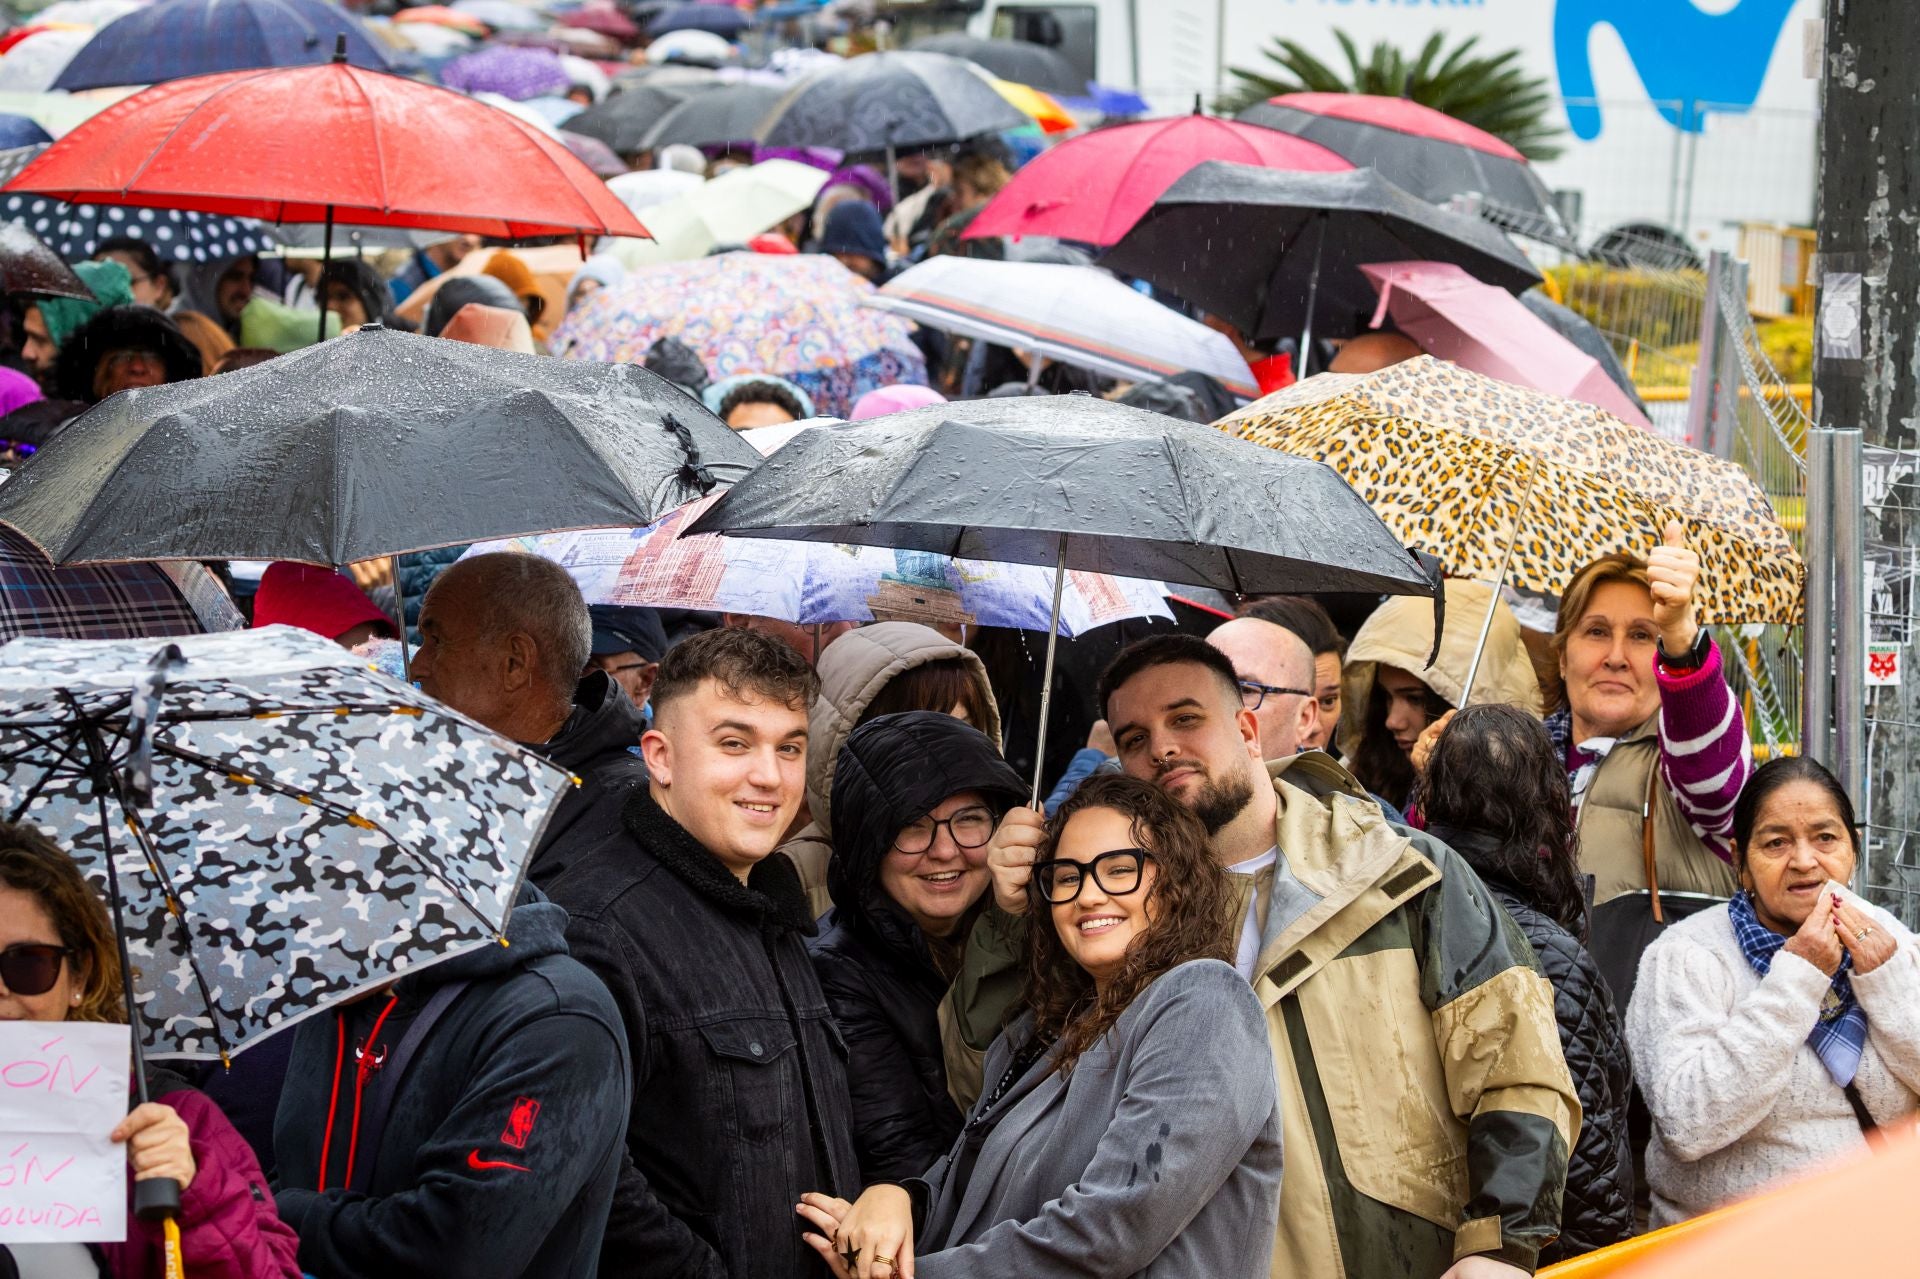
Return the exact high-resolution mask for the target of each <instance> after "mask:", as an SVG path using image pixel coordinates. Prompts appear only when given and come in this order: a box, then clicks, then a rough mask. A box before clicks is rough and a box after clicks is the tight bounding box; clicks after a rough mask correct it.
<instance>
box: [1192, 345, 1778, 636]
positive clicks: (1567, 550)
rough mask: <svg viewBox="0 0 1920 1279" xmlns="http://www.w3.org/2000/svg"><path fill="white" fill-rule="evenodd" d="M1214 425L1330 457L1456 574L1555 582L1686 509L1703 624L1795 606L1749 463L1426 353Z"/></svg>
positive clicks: (1547, 585) (1301, 386)
mask: <svg viewBox="0 0 1920 1279" xmlns="http://www.w3.org/2000/svg"><path fill="white" fill-rule="evenodd" d="M1216 425H1217V426H1218V427H1219V428H1220V429H1221V430H1223V431H1226V432H1228V433H1229V434H1231V435H1235V436H1238V437H1239V438H1241V439H1244V440H1250V441H1252V442H1254V443H1256V444H1264V445H1266V446H1267V447H1269V448H1273V449H1281V450H1284V451H1286V452H1288V453H1291V454H1294V455H1295V456H1298V457H1308V458H1314V459H1316V460H1319V461H1323V462H1326V463H1327V464H1328V465H1330V466H1332V467H1333V468H1334V469H1335V470H1337V471H1339V472H1340V474H1341V475H1343V476H1345V477H1346V479H1347V481H1348V483H1350V484H1352V485H1353V486H1354V488H1356V489H1358V490H1359V491H1360V494H1361V495H1362V496H1363V497H1365V498H1366V500H1367V501H1368V503H1369V504H1371V505H1372V507H1373V509H1374V510H1375V511H1377V512H1379V513H1380V516H1381V518H1382V519H1384V520H1386V521H1387V524H1388V526H1389V527H1391V528H1392V529H1393V530H1394V532H1395V533H1396V535H1398V536H1399V537H1402V538H1404V539H1405V540H1406V542H1407V544H1408V545H1409V546H1412V547H1414V548H1415V549H1417V550H1422V551H1426V552H1428V553H1429V554H1432V555H1435V556H1438V557H1439V559H1440V561H1441V563H1442V564H1443V565H1444V566H1445V568H1446V571H1447V572H1448V573H1449V574H1451V575H1454V576H1459V577H1474V578H1481V579H1498V578H1500V577H1501V566H1502V564H1503V562H1505V563H1506V571H1505V576H1506V579H1507V580H1509V581H1511V582H1513V583H1514V584H1515V585H1518V586H1524V587H1527V588H1528V589H1530V590H1536V591H1546V592H1549V593H1551V594H1558V593H1560V592H1561V591H1563V590H1564V589H1566V586H1567V583H1568V582H1569V581H1571V580H1572V578H1573V575H1574V574H1575V573H1576V572H1578V571H1579V570H1580V569H1581V568H1583V567H1584V566H1586V565H1587V564H1590V563H1592V562H1593V561H1594V560H1596V559H1598V558H1599V557H1600V556H1602V555H1606V554H1608V553H1610V552H1614V551H1622V552H1627V553H1631V554H1636V555H1637V554H1644V553H1645V551H1646V548H1647V547H1648V546H1651V545H1656V544H1658V542H1659V541H1660V538H1661V533H1662V530H1663V529H1665V527H1666V524H1667V521H1668V520H1669V519H1677V520H1679V521H1680V522H1681V523H1682V524H1684V525H1685V526H1686V530H1687V544H1688V545H1689V546H1691V547H1693V548H1694V550H1696V551H1698V552H1699V554H1700V559H1701V583H1700V590H1699V592H1698V599H1699V601H1700V618H1701V621H1703V622H1727V623H1738V622H1781V623H1791V622H1794V621H1796V620H1798V618H1799V615H1800V584H1801V579H1802V577H1803V576H1804V572H1805V570H1804V567H1803V565H1802V564H1801V562H1800V557H1799V556H1798V555H1797V554H1795V552H1794V549H1793V544H1792V543H1791V542H1790V541H1789V540H1788V538H1787V534H1786V531H1785V530H1784V529H1783V528H1781V526H1780V523H1779V521H1778V519H1777V518H1776V517H1775V516H1774V513H1773V508H1772V507H1771V506H1770V505H1769V504H1768V502H1767V499H1766V495H1765V494H1763V493H1762V492H1761V491H1760V489H1759V488H1758V486H1756V485H1755V484H1754V482H1753V480H1752V479H1751V478H1749V477H1748V475H1747V473H1746V472H1745V471H1743V470H1741V469H1740V468H1739V467H1738V466H1736V465H1735V464H1733V463H1732V462H1725V461H1721V460H1720V459H1718V458H1715V457H1713V456H1711V455H1709V454H1706V453H1702V452H1699V451H1698V450H1696V449H1690V448H1687V447H1686V446H1685V445H1682V444H1675V443H1673V442H1671V441H1669V440H1665V439H1662V438H1660V437H1659V436H1657V435H1654V434H1653V433H1652V432H1650V431H1644V430H1641V429H1640V428H1639V427H1635V426H1629V425H1627V424H1626V423H1625V422H1622V421H1620V420H1619V419H1618V418H1616V417H1613V416H1612V415H1610V414H1607V413H1605V412H1602V411H1601V410H1599V409H1596V408H1594V407H1593V406H1591V405H1588V404H1580V403H1577V402H1575V401H1572V400H1565V399H1561V398H1559V397H1557V396H1552V395H1547V394H1544V393H1542V392H1540V391H1534V390H1530V389H1528V388H1526V387H1520V386H1514V385H1512V384H1510V383H1507V382H1498V381H1495V380H1494V379H1492V378H1489V377H1484V376H1482V375H1481V374H1478V373H1472V372H1469V371H1468V370H1466V369H1463V368H1459V367H1457V366H1455V365H1451V364H1445V363H1442V362H1440V361H1439V360H1435V359H1434V358H1432V357H1431V356H1420V357H1419V358H1417V359H1413V360H1408V361H1406V362H1405V363H1402V364H1396V365H1394V366H1392V367H1391V368H1387V369H1382V370H1381V371H1380V372H1378V373H1369V374H1364V375H1352V374H1339V373H1323V374H1321V375H1320V376H1319V377H1314V378H1308V379H1307V380H1305V381H1303V382H1299V383H1296V384H1294V385H1293V386H1290V387H1287V388H1286V389H1284V390H1281V391H1276V392H1275V393H1274V394H1272V395H1269V396H1267V397H1266V398H1265V399H1263V400H1258V401H1256V402H1255V403H1253V404H1250V405H1248V406H1247V407H1246V408H1244V409H1241V410H1240V411H1239V412H1238V413H1234V414H1231V415H1230V416H1228V417H1226V418H1223V419H1221V420H1220V422H1218V423H1217V424H1216ZM1509 546H1511V547H1512V558H1511V560H1510V561H1504V556H1505V554H1506V551H1507V548H1508V547H1509Z"/></svg>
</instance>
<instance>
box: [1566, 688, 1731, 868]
mask: <svg viewBox="0 0 1920 1279" xmlns="http://www.w3.org/2000/svg"><path fill="white" fill-rule="evenodd" d="M1659 770H1660V716H1659V715H1658V714H1655V715H1653V716H1652V717H1650V718H1649V719H1648V720H1647V721H1646V722H1645V723H1644V724H1642V725H1640V727H1638V728H1636V729H1634V730H1633V731H1632V732H1630V733H1628V734H1627V735H1626V736H1625V737H1622V738H1621V739H1620V740H1619V741H1618V742H1616V743H1615V744H1614V747H1613V749H1612V750H1611V751H1608V752H1607V757H1606V758H1605V759H1603V760H1601V761H1600V766H1599V767H1598V768H1596V769H1595V770H1594V773H1593V780H1592V782H1590V783H1589V784H1588V787H1587V794H1586V799H1585V802H1583V803H1582V804H1581V805H1580V825H1579V849H1580V869H1581V870H1583V871H1585V872H1587V873H1588V874H1590V875H1592V876H1593V877H1594V884H1593V904H1594V905H1596V906H1598V905H1601V904H1602V903H1605V902H1608V901H1611V900H1612V899H1613V898H1615V897H1618V896H1620V895H1621V894H1623V893H1633V892H1644V891H1646V888H1647V864H1646V853H1645V849H1644V845H1643V836H1642V814H1643V813H1644V814H1646V815H1648V816H1651V817H1652V818H1653V859H1654V875H1655V877H1656V878H1658V879H1659V881H1660V891H1661V892H1663V893H1705V894H1707V895H1709V896H1712V897H1731V896H1733V892H1734V889H1735V888H1737V887H1738V886H1739V885H1738V884H1737V883H1736V882H1735V881H1734V875H1733V867H1731V866H1729V865H1727V864H1726V863H1725V862H1723V861H1721V860H1720V859H1719V858H1718V857H1716V856H1714V853H1713V850H1712V849H1711V848H1708V847H1707V846H1706V844H1705V843H1704V842H1703V841H1702V840H1701V838H1700V836H1699V834H1698V833H1697V832H1695V830H1694V829H1693V826H1692V824H1691V823H1689V822H1688V821H1687V816H1686V814H1685V813H1683V812H1681V811H1680V806H1679V805H1678V804H1676V803H1675V802H1674V799H1673V793H1672V792H1671V791H1670V790H1668V789H1667V783H1666V779H1665V778H1663V777H1661V776H1660V771H1659ZM1649 788H1651V789H1649ZM1649 797H1651V800H1652V806H1651V808H1649V807H1647V803H1648V799H1649Z"/></svg>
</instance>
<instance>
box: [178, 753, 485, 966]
mask: <svg viewBox="0 0 1920 1279" xmlns="http://www.w3.org/2000/svg"><path fill="white" fill-rule="evenodd" d="M153 748H154V750H156V751H158V752H160V753H161V754H164V755H170V756H172V757H173V758H175V759H178V760H181V761H183V762H185V763H189V764H196V765H198V766H199V767H201V768H204V769H207V770H209V771H210V772H216V773H222V774H224V775H225V776H226V777H227V779H228V780H229V781H233V782H236V783H238V784H240V785H243V786H259V787H261V788H262V789H265V790H270V791H273V792H275V793H276V794H280V795H286V796H288V797H290V798H292V799H294V800H295V801H297V802H299V803H301V804H307V805H311V806H313V807H314V808H318V809H319V810H320V811H321V812H323V813H327V814H329V815H330V816H333V817H337V818H339V819H340V820H341V821H343V822H345V823H346V824H347V825H349V826H353V827H357V828H359V829H362V830H374V831H378V832H380V834H382V835H384V836H386V838H387V842H388V843H389V844H391V845H392V846H393V847H394V848H395V849H397V850H398V851H400V852H402V853H405V854H406V855H408V856H409V857H411V858H412V859H413V860H414V861H416V862H418V863H419V864H420V866H421V868H422V869H423V870H424V871H425V872H426V873H427V874H428V875H429V876H431V877H432V878H433V879H434V881H435V882H436V883H438V884H439V885H440V886H441V887H442V888H444V889H446V890H447V892H448V893H449V894H450V895H451V896H452V897H453V899H454V900H455V901H456V902H459V903H460V905H461V906H463V907H465V908H466V911H467V913H468V914H470V915H472V916H473V917H474V918H475V919H477V920H479V921H480V922H481V923H482V924H483V925H485V926H486V928H487V930H488V931H489V932H491V933H493V935H494V936H495V937H500V936H502V935H503V934H504V933H505V932H506V929H505V928H504V927H503V926H502V924H504V921H502V924H495V923H494V922H493V921H492V920H490V919H488V918H487V917H486V916H485V915H483V914H481V913H480V908H479V907H478V906H475V905H474V904H473V903H472V902H469V901H468V900H467V899H466V897H465V896H463V895H462V894H461V892H460V890H459V889H458V888H456V887H454V886H453V884H452V883H451V882H449V881H448V879H447V877H446V876H445V875H443V874H442V873H441V872H440V869H439V868H438V867H437V866H435V865H434V864H433V859H432V858H430V857H428V856H427V855H426V854H424V853H422V852H421V851H420V850H419V849H417V848H415V847H414V846H413V845H411V844H409V843H407V842H406V841H405V840H403V839H401V838H400V837H399V836H398V835H395V834H394V833H393V832H392V831H390V830H388V829H387V828H386V827H385V826H384V825H382V824H381V823H379V822H376V821H374V820H373V819H371V818H368V817H362V816H361V815H360V814H359V813H356V812H354V811H353V810H352V809H350V808H348V807H346V806H345V805H344V804H339V803H336V802H334V801H333V800H330V799H327V798H325V797H324V796H320V795H314V794H310V793H308V792H306V791H303V790H300V789H298V788H297V787H293V786H289V785H287V784H286V783H285V782H281V781H276V780H275V779H273V778H271V777H268V776H265V775H264V774H260V773H242V772H239V771H238V770H237V769H236V768H234V767H233V766H231V765H228V764H223V763H221V762H220V761H219V760H217V759H214V758H213V757H212V756H210V755H202V754H201V753H200V752H198V751H196V750H193V749H191V748H189V747H185V746H176V745H174V744H173V743H171V742H163V741H159V740H157V739H156V740H155V741H154V743H153Z"/></svg>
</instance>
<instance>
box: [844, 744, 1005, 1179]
mask: <svg viewBox="0 0 1920 1279" xmlns="http://www.w3.org/2000/svg"><path fill="white" fill-rule="evenodd" d="M967 791H974V792H977V793H978V794H979V795H980V797H981V798H982V799H984V800H985V801H986V802H987V804H988V805H989V806H990V807H991V808H992V809H993V810H994V812H995V813H996V814H999V813H1003V812H1005V811H1006V810H1007V809H1009V808H1011V807H1013V806H1014V805H1016V804H1021V803H1024V802H1026V799H1027V791H1026V788H1025V787H1024V786H1023V785H1022V784H1021V782H1020V775H1019V774H1018V773H1016V772H1014V771H1013V768H1012V767H1011V766H1010V765H1009V764H1008V763H1007V762H1006V761H1005V760H1004V759H1002V758H1000V752H999V750H998V749H997V748H996V747H995V746H994V744H993V743H992V742H990V741H988V740H987V738H986V737H985V736H983V735H982V734H981V733H980V731H979V730H978V729H974V728H970V727H968V726H967V725H966V724H963V723H961V722H960V721H959V720H957V719H954V718H953V717H952V716H950V715H944V714H942V713H940V712H939V711H911V712H909V713H907V714H904V715H882V716H881V717H880V718H879V719H876V720H871V721H869V722H867V723H865V724H862V725H861V726H860V727H859V728H858V729H856V730H854V732H853V734H852V736H850V737H849V738H848V739H847V744H846V745H845V746H844V747H842V748H841V750H840V759H839V766H838V768H837V769H836V770H835V772H834V781H833V793H834V799H835V806H834V811H835V812H836V813H837V814H838V819H837V820H836V821H835V822H834V845H835V847H834V853H833V857H832V860H831V861H830V862H829V863H828V866H827V883H828V884H829V886H830V887H831V888H832V889H833V896H834V900H835V901H836V902H838V903H839V904H838V905H836V906H835V907H834V908H833V909H832V910H830V911H828V912H827V914H826V917H825V918H824V919H822V920H821V921H820V928H821V932H820V935H819V936H818V937H816V938H813V939H812V940H811V941H809V942H808V943H807V952H808V954H809V955H810V956H811V957H812V959H813V968H814V971H815V972H816V973H818V974H819V975H820V987H821V989H822V990H823V991H825V992H826V996H827V1004H828V1006H829V1007H831V1008H832V1009H833V1016H834V1020H835V1021H837V1022H838V1023H839V1024H840V1033H841V1034H842V1035H843V1036H845V1037H846V1041H847V1087H848V1090H849V1092H850V1093H851V1095H852V1099H853V1147H854V1153H855V1154H856V1155H857V1156H858V1157H859V1160H860V1180H861V1182H862V1183H863V1184H865V1183H871V1182H876V1181H899V1180H901V1179H903V1178H906V1177H917V1176H919V1175H921V1174H922V1173H924V1172H926V1171H927V1169H928V1168H930V1167H932V1166H933V1163H934V1161H935V1160H936V1159H938V1158H939V1157H940V1156H941V1155H943V1154H945V1153H946V1150H947V1147H948V1146H950V1145H952V1144H953V1139H954V1138H955V1137H957V1136H958V1135H959V1134H960V1109H959V1107H957V1106H955V1105H954V1104H953V1100H952V1098H950V1097H949V1096H948V1094H947V1070H946V1064H945V1062H944V1061H943V1060H942V1054H941V1048H940V1020H939V1011H940V1000H941V998H942V997H943V996H944V995H945V994H946V993H947V984H948V982H949V980H950V979H951V976H952V973H953V968H952V967H948V968H947V969H945V971H942V969H941V967H940V965H939V964H938V963H936V961H935V958H934V954H933V951H932V949H931V947H930V946H929V943H928V939H927V937H926V935H925V934H924V933H922V932H921V930H920V928H919V926H918V925H916V924H915V923H914V921H913V918H912V916H910V915H909V914H908V913H907V912H906V910H905V909H904V908H902V907H901V906H900V905H899V904H898V903H897V902H895V901H894V899H893V898H892V897H891V896H889V895H888V893H887V891H886V889H885V888H884V887H883V886H882V884H881V882H880V869H881V865H882V864H883V863H884V862H885V861H886V859H887V856H888V854H889V852H890V851H891V849H892V847H893V841H894V837H895V836H896V835H898V834H899V832H900V829H901V828H902V827H903V826H905V825H906V824H907V823H908V822H911V821H915V820H917V819H919V818H920V817H923V816H925V815H926V814H927V813H929V812H931V811H933V809H935V808H936V807H938V806H939V805H940V804H942V803H944V802H946V801H947V800H948V799H951V798H952V797H953V796H955V795H959V794H963V793H965V792H967ZM971 855H972V857H973V858H974V859H975V860H976V862H977V864H978V865H979V867H981V871H980V873H979V875H978V876H977V878H978V880H979V890H980V893H981V894H982V895H984V894H985V893H986V892H987V891H988V881H987V879H986V874H985V866H986V849H984V848H981V849H976V850H973V852H972V854H971ZM943 864H944V863H943ZM972 922H973V914H972V912H971V911H969V912H968V913H967V914H965V915H963V916H961V917H960V919H959V920H958V921H957V922H956V924H955V933H954V936H955V937H956V939H957V938H964V937H965V936H966V934H967V931H968V930H969V929H970V928H971V926H972Z"/></svg>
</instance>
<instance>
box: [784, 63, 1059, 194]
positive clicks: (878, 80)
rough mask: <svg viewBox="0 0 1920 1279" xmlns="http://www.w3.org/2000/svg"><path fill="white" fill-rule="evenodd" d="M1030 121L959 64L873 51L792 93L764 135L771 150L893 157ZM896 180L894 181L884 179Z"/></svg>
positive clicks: (984, 80) (975, 73)
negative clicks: (832, 149) (824, 150)
mask: <svg viewBox="0 0 1920 1279" xmlns="http://www.w3.org/2000/svg"><path fill="white" fill-rule="evenodd" d="M1031 123H1032V121H1030V120H1028V119H1027V117H1026V116H1025V115H1024V114H1022V113H1021V112H1020V110H1019V109H1018V108H1017V107H1015V106H1013V104H1011V103H1010V102H1008V101H1007V100H1006V99H1005V98H1003V97H1001V96H1000V94H999V91H998V90H996V89H995V88H994V87H993V85H992V84H991V83H989V82H988V80H987V78H986V77H985V76H983V75H981V74H980V72H979V71H978V70H977V69H976V68H975V67H974V66H973V64H972V63H969V62H967V61H966V60H964V59H962V58H955V57H951V56H949V55H947V54H944V53H912V52H907V53H873V54H868V55H866V56H865V57H859V58H849V59H848V60H847V61H846V62H845V63H843V64H842V65H841V66H839V67H836V68H834V69H833V70H832V71H829V72H827V73H826V74H824V75H818V76H814V77H813V78H812V79H810V80H805V81H802V82H801V83H800V84H798V85H795V86H794V87H793V88H792V89H790V90H788V92H787V96H786V97H785V98H784V99H783V100H782V101H781V102H780V103H779V105H778V106H776V107H775V108H774V109H773V113H772V114H771V115H769V116H768V117H767V120H766V122H765V123H764V124H763V125H762V126H761V129H760V141H761V142H762V143H764V144H766V145H767V146H770V147H835V148H838V149H839V150H841V151H846V152H850V153H853V154H861V155H879V154H883V153H884V154H885V155H886V157H887V165H888V168H889V169H891V168H892V165H893V157H894V155H895V154H896V153H897V152H899V151H903V150H907V149H909V148H912V147H926V146H938V145H942V144H945V143H952V142H962V141H965V140H966V139H968V138H974V137H978V136H980V135H981V134H983V133H999V132H1001V131H1002V130H1007V129H1018V128H1022V127H1024V126H1026V125H1028V124H1031ZM887 177H888V180H889V181H890V182H891V180H892V177H893V175H892V174H891V173H889V174H888V175H887Z"/></svg>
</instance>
